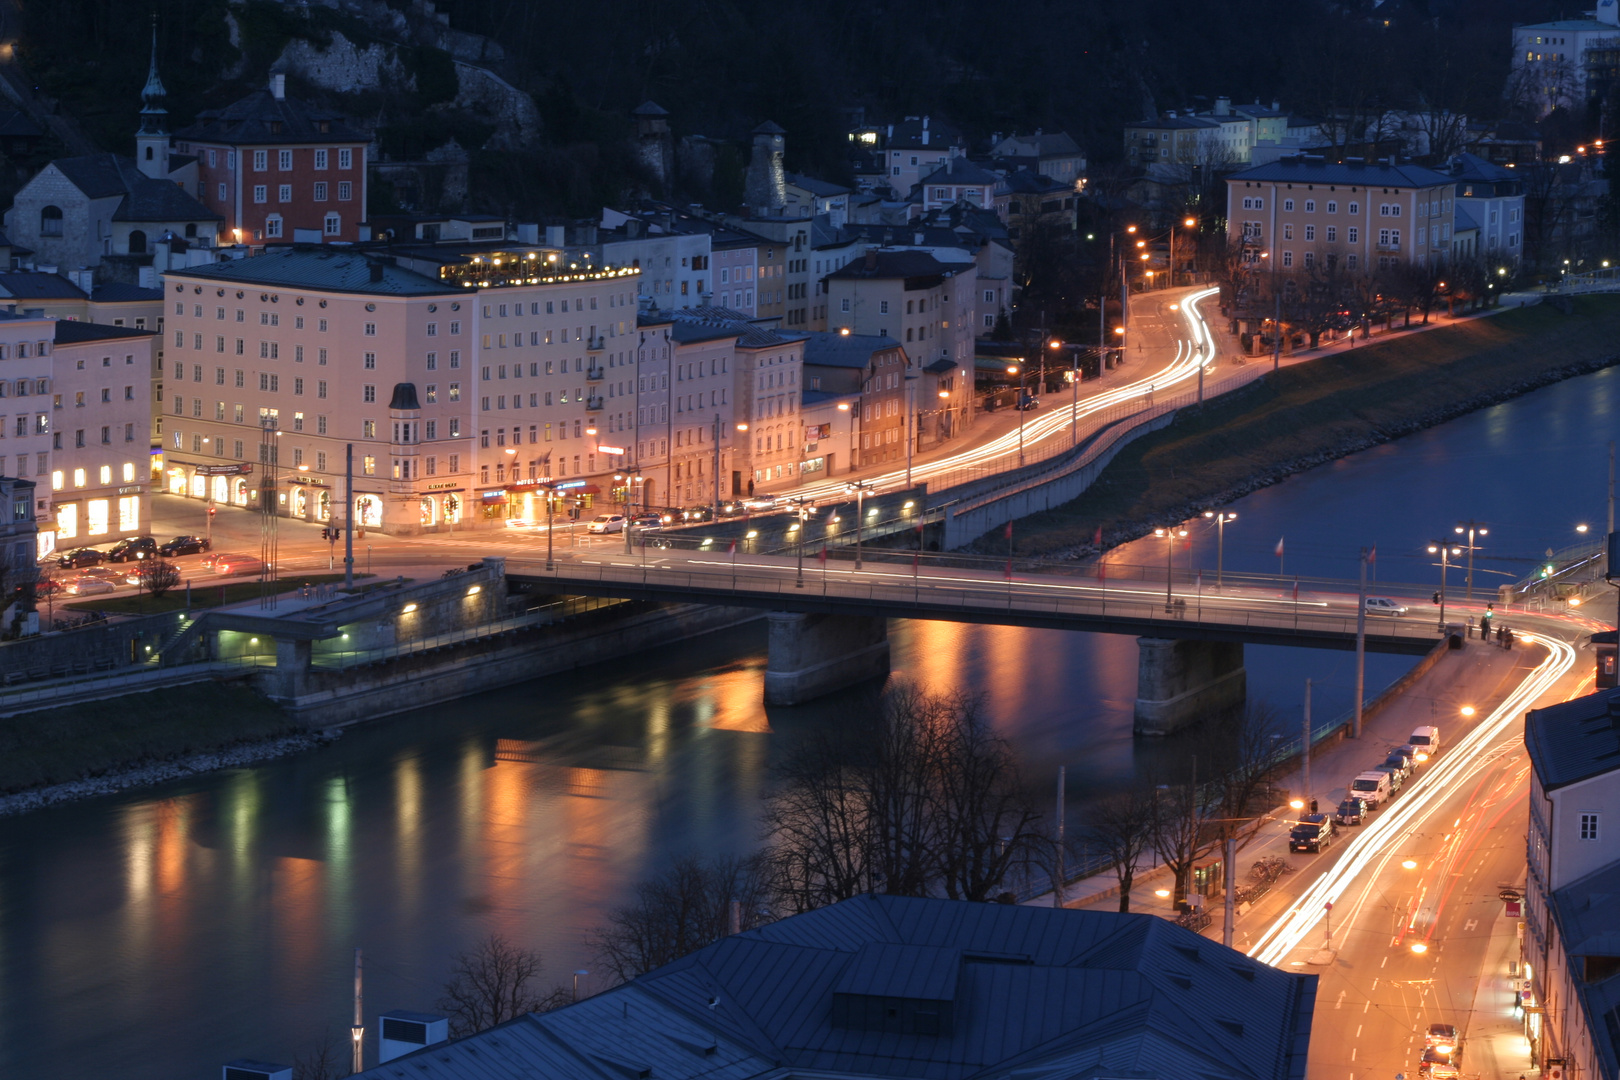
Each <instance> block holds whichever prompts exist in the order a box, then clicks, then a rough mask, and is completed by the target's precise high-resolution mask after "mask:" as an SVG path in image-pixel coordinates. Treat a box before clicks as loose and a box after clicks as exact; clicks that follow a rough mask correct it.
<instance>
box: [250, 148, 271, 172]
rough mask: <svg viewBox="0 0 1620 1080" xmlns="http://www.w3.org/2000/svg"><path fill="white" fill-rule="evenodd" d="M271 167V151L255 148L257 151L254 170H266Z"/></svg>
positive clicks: (254, 154)
mask: <svg viewBox="0 0 1620 1080" xmlns="http://www.w3.org/2000/svg"><path fill="white" fill-rule="evenodd" d="M269 167H270V151H268V150H255V151H253V171H254V172H264V170H266V169H268V168H269Z"/></svg>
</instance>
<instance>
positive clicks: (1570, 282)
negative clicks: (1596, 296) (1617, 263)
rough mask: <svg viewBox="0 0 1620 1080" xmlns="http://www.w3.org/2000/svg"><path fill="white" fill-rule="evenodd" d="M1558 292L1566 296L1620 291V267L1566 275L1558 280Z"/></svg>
mask: <svg viewBox="0 0 1620 1080" xmlns="http://www.w3.org/2000/svg"><path fill="white" fill-rule="evenodd" d="M1556 291H1557V292H1560V293H1565V294H1571V293H1589V292H1617V291H1620V267H1613V266H1611V267H1608V268H1607V269H1603V270H1592V271H1588V272H1587V273H1584V274H1564V275H1563V276H1562V277H1560V278H1559V280H1558V285H1557V286H1556Z"/></svg>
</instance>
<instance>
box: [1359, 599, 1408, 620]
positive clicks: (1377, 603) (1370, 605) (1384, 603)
mask: <svg viewBox="0 0 1620 1080" xmlns="http://www.w3.org/2000/svg"><path fill="white" fill-rule="evenodd" d="M1362 610H1364V611H1366V613H1367V614H1368V615H1393V616H1399V615H1405V614H1406V611H1407V608H1406V605H1405V604H1397V603H1396V602H1395V601H1393V600H1391V599H1390V598H1389V597H1387V596H1369V597H1367V599H1366V601H1365V602H1364V603H1363V605H1362Z"/></svg>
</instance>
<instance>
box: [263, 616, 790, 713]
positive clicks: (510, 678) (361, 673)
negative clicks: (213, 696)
mask: <svg viewBox="0 0 1620 1080" xmlns="http://www.w3.org/2000/svg"><path fill="white" fill-rule="evenodd" d="M759 617H760V613H759V612H757V611H752V610H748V609H740V608H722V607H709V606H705V605H697V604H683V605H678V606H670V607H664V608H660V609H658V610H655V611H651V612H646V613H643V614H639V615H631V616H629V617H624V618H613V617H606V618H603V619H602V620H601V621H600V622H598V621H596V620H588V621H586V620H572V621H570V622H567V623H562V624H556V625H552V626H544V627H539V628H537V629H535V630H531V631H525V632H523V633H520V634H516V635H512V636H503V637H498V638H493V639H487V640H485V641H481V642H478V643H475V644H471V645H466V646H458V647H456V648H452V649H445V650H443V651H440V652H434V653H428V654H418V655H414V656H410V657H406V658H403V659H400V660H396V661H392V662H389V663H385V664H378V665H376V666H375V667H368V668H362V669H358V670H354V669H351V670H349V671H344V672H321V671H313V672H310V673H308V674H307V675H306V676H305V677H304V679H303V689H302V692H301V693H300V694H299V695H298V696H297V697H295V698H292V699H285V698H279V699H277V700H278V702H279V704H280V705H281V706H282V707H283V708H285V709H286V710H287V711H288V712H289V713H290V714H291V715H293V716H294V717H297V718H298V719H299V720H301V721H302V722H304V723H305V724H307V725H308V726H309V727H311V728H326V727H334V726H342V725H346V724H352V723H357V722H359V721H362V720H373V719H377V718H380V717H384V716H390V715H392V714H394V713H400V712H406V711H409V710H411V709H418V708H422V707H424V706H428V705H437V704H439V703H441V702H445V701H451V700H454V699H456V698H461V697H467V696H469V695H471V694H477V693H481V692H483V691H485V690H494V689H496V688H498V687H502V686H510V685H512V684H514V683H519V682H524V681H526V680H529V679H534V678H538V677H540V676H542V675H554V674H557V673H559V672H563V671H571V670H574V669H575V668H581V667H586V666H589V665H591V664H597V663H604V662H608V661H622V660H623V659H624V657H626V656H627V655H629V654H631V653H635V652H639V651H641V650H644V649H650V648H653V647H655V646H658V645H663V644H667V643H669V642H670V641H678V640H684V639H687V638H691V637H694V636H696V635H699V634H707V633H712V632H714V631H716V630H724V629H726V628H728V627H732V626H736V625H739V624H740V623H745V622H748V621H750V620H754V619H758V618H759ZM582 622H583V623H584V624H583V625H582ZM277 685H278V682H277V677H276V675H275V672H274V671H266V672H262V673H260V674H259V675H256V676H255V677H254V686H255V688H257V689H260V691H261V692H266V691H267V690H274V688H275V687H276V686H277Z"/></svg>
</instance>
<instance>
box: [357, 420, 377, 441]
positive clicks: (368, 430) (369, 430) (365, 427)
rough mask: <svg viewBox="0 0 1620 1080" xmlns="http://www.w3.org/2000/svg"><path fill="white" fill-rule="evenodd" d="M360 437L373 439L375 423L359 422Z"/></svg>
mask: <svg viewBox="0 0 1620 1080" xmlns="http://www.w3.org/2000/svg"><path fill="white" fill-rule="evenodd" d="M360 437H361V438H362V439H375V438H376V437H377V421H375V420H362V421H360Z"/></svg>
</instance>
